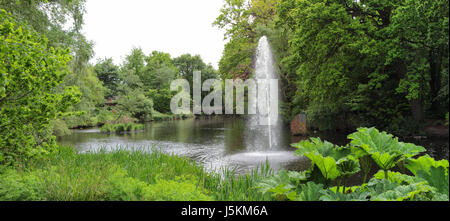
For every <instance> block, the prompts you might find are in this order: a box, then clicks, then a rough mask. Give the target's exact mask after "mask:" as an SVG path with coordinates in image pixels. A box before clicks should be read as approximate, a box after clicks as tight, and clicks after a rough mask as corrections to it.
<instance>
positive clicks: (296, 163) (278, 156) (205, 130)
mask: <svg viewBox="0 0 450 221" xmlns="http://www.w3.org/2000/svg"><path fill="white" fill-rule="evenodd" d="M281 136H283V137H278V138H272V139H278V140H279V142H278V145H277V146H276V147H272V149H270V148H267V147H265V148H259V147H257V146H255V144H261V146H264V145H263V144H264V143H266V142H267V141H266V140H267V137H255V136H251V131H248V129H247V128H246V127H245V120H244V119H242V118H221V117H216V118H210V119H187V120H180V121H164V122H152V123H149V124H147V125H146V128H145V131H143V132H139V133H132V134H123V135H115V134H112V135H108V134H103V133H100V130H99V129H89V130H74V131H73V134H71V135H68V136H64V137H59V138H58V141H59V143H60V144H62V145H67V146H72V147H75V148H76V149H78V150H80V151H81V152H88V151H95V150H98V149H100V148H105V149H108V150H112V149H117V148H129V149H132V148H148V149H151V148H152V147H156V148H157V149H161V150H162V151H163V152H167V153H174V154H178V155H182V156H187V157H189V158H191V159H193V160H195V161H197V162H200V163H202V164H204V165H205V167H206V168H208V169H211V170H214V169H220V168H222V167H229V168H235V169H236V171H237V172H239V173H244V172H246V171H248V170H249V169H254V168H256V167H257V166H259V165H261V164H264V163H265V162H266V161H268V162H269V163H270V165H271V167H272V168H273V169H275V170H278V169H289V170H304V169H307V168H309V166H310V163H309V160H308V159H306V158H304V157H299V156H295V155H294V151H295V148H293V147H291V146H290V144H291V143H295V142H298V141H300V140H302V139H307V138H308V137H291V136H290V135H289V131H288V127H287V126H286V127H285V128H283V133H282V135H281ZM311 136H314V137H321V138H323V139H326V140H328V141H330V142H333V143H336V144H340V145H344V144H346V143H347V142H348V141H347V139H346V136H347V135H346V134H339V133H317V134H312V135H311ZM255 141H257V142H255ZM420 142H421V143H420V144H421V145H423V146H424V147H426V148H428V149H429V153H428V154H430V155H432V156H433V157H435V158H438V159H442V158H446V159H448V149H449V148H448V140H445V139H444V140H443V139H440V140H432V141H425V140H422V141H420Z"/></svg>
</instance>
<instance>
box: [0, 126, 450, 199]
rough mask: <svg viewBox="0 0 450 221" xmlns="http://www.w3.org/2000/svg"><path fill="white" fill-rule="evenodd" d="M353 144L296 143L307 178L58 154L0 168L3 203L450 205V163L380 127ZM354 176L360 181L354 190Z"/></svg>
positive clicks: (125, 155) (127, 156)
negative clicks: (308, 164) (306, 162)
mask: <svg viewBox="0 0 450 221" xmlns="http://www.w3.org/2000/svg"><path fill="white" fill-rule="evenodd" d="M348 137H349V139H350V140H351V142H350V143H349V144H348V145H346V146H337V145H334V144H332V143H329V142H327V141H322V140H321V139H320V138H311V139H309V140H304V141H301V142H299V143H296V144H293V146H294V147H296V148H297V151H296V155H298V156H299V157H300V156H305V157H307V158H309V159H310V160H311V167H310V169H308V170H306V171H285V170H280V171H276V172H275V171H274V170H273V169H271V168H270V165H269V164H268V163H266V164H265V165H260V166H259V167H258V168H257V169H255V170H252V171H249V172H248V173H246V174H235V172H234V171H233V170H232V169H230V168H221V169H219V170H216V171H212V172H211V171H206V170H205V168H204V167H203V166H202V165H200V164H198V163H196V162H195V161H193V160H191V159H188V158H186V157H181V156H178V155H173V154H168V153H163V152H162V151H161V150H158V149H156V148H155V147H154V148H145V147H141V148H134V149H126V148H124V147H119V148H118V149H116V150H111V151H106V149H100V150H99V151H96V152H86V153H78V152H76V151H75V150H74V149H73V148H70V147H60V148H58V149H57V150H56V151H55V152H53V153H51V154H48V155H46V156H44V157H42V158H40V159H35V160H32V161H30V162H28V165H26V166H25V165H24V166H19V167H16V168H10V167H0V200H4V201H9V200H12V201H48V200H50V201H104V200H106V201H161V200H162V201H212V200H219V201H272V200H273V201H448V199H449V198H448V195H449V186H448V167H449V163H448V161H447V160H441V161H436V160H434V159H433V158H431V157H430V156H428V155H424V154H423V152H425V149H424V148H423V147H420V146H416V145H414V144H411V143H403V142H400V141H398V138H395V137H393V136H392V135H390V134H387V133H385V132H379V131H378V130H377V129H375V128H360V129H358V131H357V132H355V133H353V134H350V135H349V136H348ZM373 170H375V171H378V172H376V173H371V171H373ZM357 173H362V174H363V176H362V177H363V178H362V180H361V181H359V182H360V183H358V184H357V185H353V186H352V185H350V183H349V182H348V180H349V178H350V177H352V176H354V175H355V174H357Z"/></svg>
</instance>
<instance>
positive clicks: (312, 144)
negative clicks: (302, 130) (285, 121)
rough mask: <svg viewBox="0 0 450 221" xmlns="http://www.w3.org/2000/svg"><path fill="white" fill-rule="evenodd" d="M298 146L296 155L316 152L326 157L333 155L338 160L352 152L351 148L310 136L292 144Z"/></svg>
mask: <svg viewBox="0 0 450 221" xmlns="http://www.w3.org/2000/svg"><path fill="white" fill-rule="evenodd" d="M291 146H293V147H295V148H297V151H295V154H296V155H299V156H305V154H307V153H311V152H315V153H318V154H320V155H322V156H324V157H333V158H334V159H335V160H336V161H338V160H339V159H342V158H344V157H346V156H348V155H349V154H350V153H351V150H350V148H347V147H339V146H335V145H334V144H332V143H330V142H328V141H322V140H321V139H320V138H314V137H313V138H310V141H309V140H303V141H300V142H299V143H295V144H291Z"/></svg>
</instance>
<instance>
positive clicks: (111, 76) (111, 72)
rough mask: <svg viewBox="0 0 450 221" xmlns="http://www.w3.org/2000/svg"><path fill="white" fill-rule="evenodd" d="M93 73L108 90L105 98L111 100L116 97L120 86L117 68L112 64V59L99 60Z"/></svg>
mask: <svg viewBox="0 0 450 221" xmlns="http://www.w3.org/2000/svg"><path fill="white" fill-rule="evenodd" d="M94 71H95V73H96V74H97V77H98V79H99V80H100V81H102V82H103V86H105V87H106V88H107V89H108V92H107V93H106V98H108V99H109V98H113V97H114V96H117V95H118V88H117V87H118V86H119V84H120V77H119V67H118V66H117V65H115V64H114V63H113V60H112V58H105V59H102V60H99V61H98V62H97V64H95V66H94Z"/></svg>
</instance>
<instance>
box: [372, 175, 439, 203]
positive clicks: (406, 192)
mask: <svg viewBox="0 0 450 221" xmlns="http://www.w3.org/2000/svg"><path fill="white" fill-rule="evenodd" d="M365 191H367V192H370V200H371V201H407V200H430V197H432V195H433V194H434V193H435V192H434V188H432V187H431V186H429V185H428V184H427V183H426V182H415V183H411V184H406V185H401V184H399V183H397V182H390V181H389V180H386V179H372V180H370V181H369V183H368V185H367V187H366V189H365Z"/></svg>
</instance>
